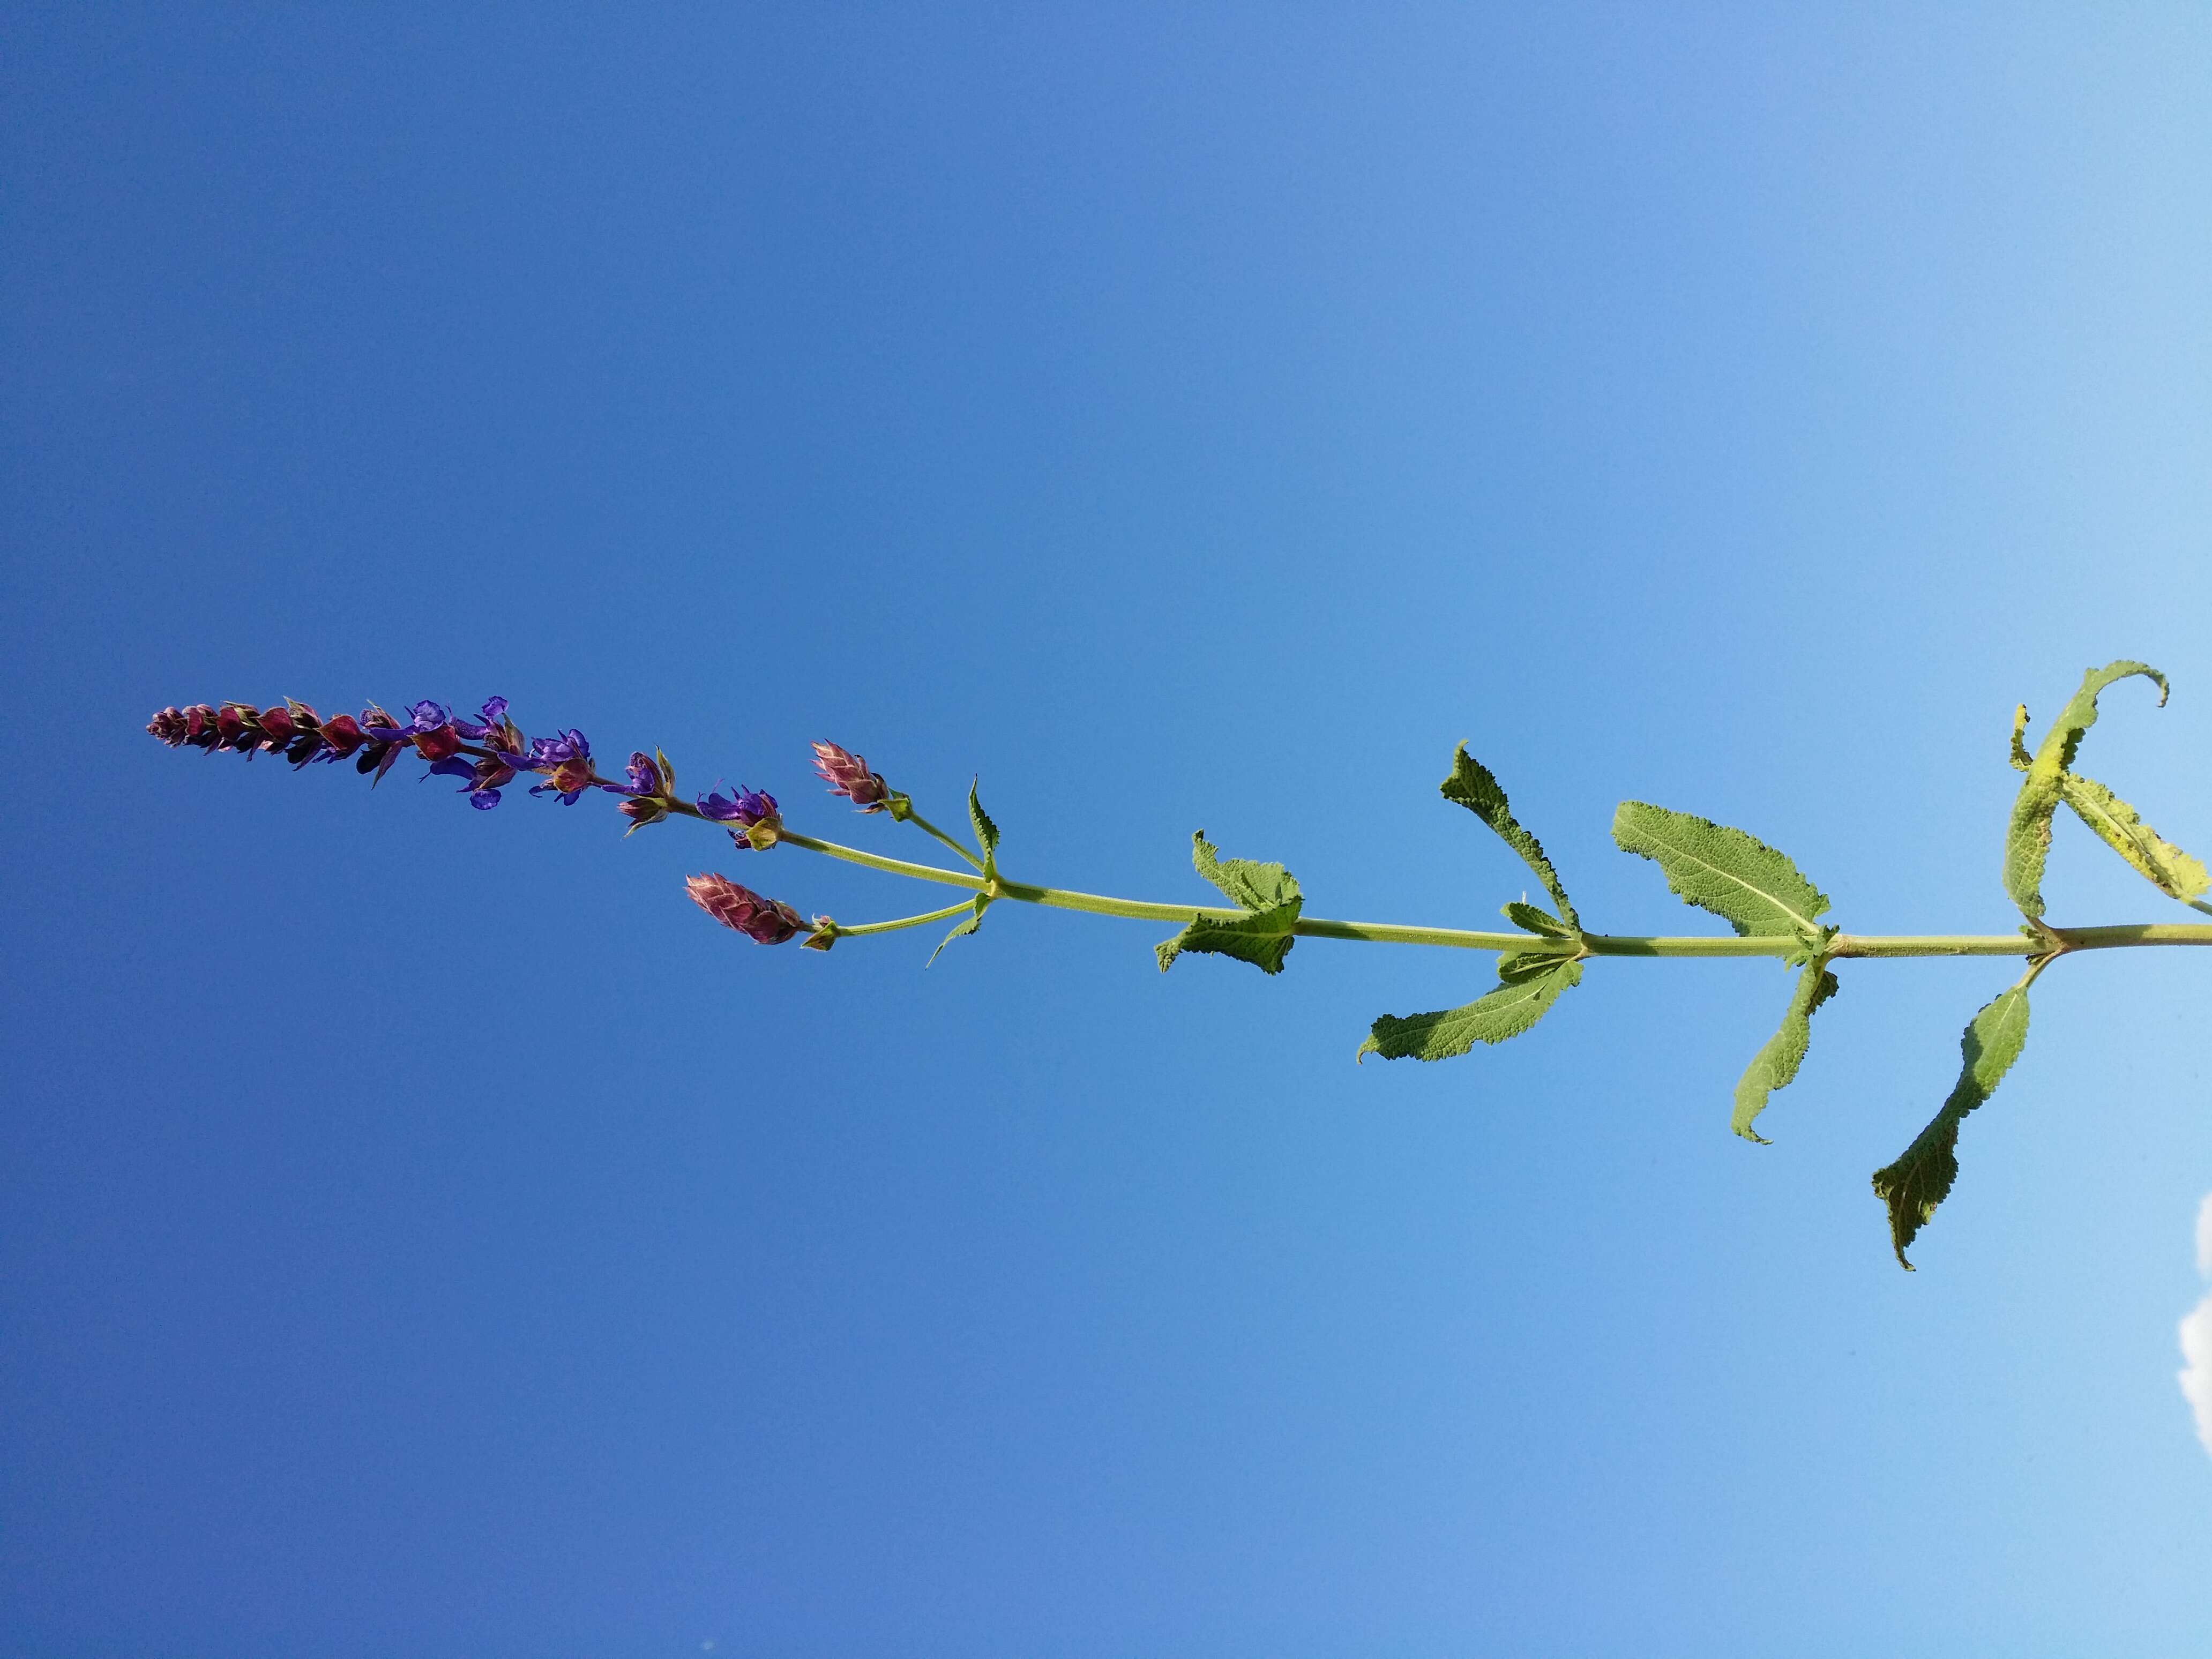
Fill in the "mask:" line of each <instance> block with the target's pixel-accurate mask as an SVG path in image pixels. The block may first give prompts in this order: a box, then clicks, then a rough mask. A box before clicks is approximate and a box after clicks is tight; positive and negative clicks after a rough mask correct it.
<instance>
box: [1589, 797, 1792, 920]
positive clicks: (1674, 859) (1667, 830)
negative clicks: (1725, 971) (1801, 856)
mask: <svg viewBox="0 0 2212 1659" xmlns="http://www.w3.org/2000/svg"><path fill="white" fill-rule="evenodd" d="M1613 840H1614V842H1616V843H1618V844H1619V846H1620V849H1621V851H1623V852H1625V853H1634V854H1637V855H1638V857H1641V858H1647V859H1650V860H1652V861H1653V862H1655V863H1656V864H1657V865H1658V866H1659V868H1660V869H1661V870H1662V871H1663V872H1665V874H1666V877H1667V885H1668V887H1669V888H1670V889H1672V890H1674V892H1675V893H1677V894H1679V895H1680V896H1681V897H1682V899H1683V900H1684V901H1685V902H1687V903H1691V904H1694V905H1696V906H1697V907H1698V908H1699V909H1701V910H1710V911H1711V912H1712V913H1713V914H1714V915H1717V916H1718V917H1720V918H1721V920H1722V921H1725V922H1727V923H1728V925H1729V927H1733V928H1735V931H1736V932H1737V933H1741V934H1745V935H1747V936H1748V935H1754V934H1755V935H1759V936H1762V937H1771V936H1773V935H1778V934H1783V933H1795V934H1796V935H1797V937H1799V938H1800V939H1819V938H1820V921H1819V917H1820V913H1821V912H1822V911H1824V910H1826V908H1828V896H1827V895H1826V893H1823V892H1822V891H1821V890H1820V889H1819V888H1817V887H1815V886H1814V885H1813V884H1812V883H1811V882H1809V881H1808V880H1806V879H1805V878H1804V877H1803V876H1802V874H1800V873H1799V872H1798V869H1797V866H1796V865H1795V864H1793V863H1791V862H1790V856H1789V854H1786V853H1780V852H1777V851H1776V850H1775V849H1774V848H1771V847H1769V846H1768V845H1767V844H1766V843H1765V842H1763V841H1759V840H1757V839H1755V838H1754V837H1753V836H1747V835H1746V834H1744V832H1743V831H1742V830H1741V829H1729V827H1728V826H1727V825H1726V824H1722V823H1714V822H1713V821H1712V820H1711V819H1710V818H1700V817H1692V815H1691V814H1689V813H1687V812H1674V811H1668V809H1667V808H1666V807H1663V806H1653V805H1650V804H1649V803H1648V802H1644V801H1640V800H1625V801H1623V802H1621V804H1620V810H1619V811H1616V812H1615V813H1614V814H1613Z"/></svg>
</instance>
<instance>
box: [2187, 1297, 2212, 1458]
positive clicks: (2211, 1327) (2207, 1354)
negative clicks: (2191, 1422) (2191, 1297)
mask: <svg viewBox="0 0 2212 1659" xmlns="http://www.w3.org/2000/svg"><path fill="white" fill-rule="evenodd" d="M2181 1357H2182V1358H2184V1359H2185V1360H2187V1361H2188V1362H2189V1363H2188V1364H2186V1365H2185V1366H2184V1367H2183V1368H2182V1370H2181V1392H2182V1393H2183V1395H2185V1396H2187V1398H2188V1401H2189V1407H2190V1409H2191V1411H2193V1412H2195V1413H2197V1438H2198V1439H2199V1440H2201V1441H2203V1443H2204V1449H2205V1450H2206V1451H2208V1452H2212V1296H2208V1297H2205V1298H2204V1299H2203V1301H2202V1302H2200V1303H2198V1304H2197V1311H2196V1312H2195V1313H2192V1314H2191V1315H2190V1316H2189V1317H2188V1318H2186V1319H2185V1320H2183V1321H2182V1322H2181Z"/></svg>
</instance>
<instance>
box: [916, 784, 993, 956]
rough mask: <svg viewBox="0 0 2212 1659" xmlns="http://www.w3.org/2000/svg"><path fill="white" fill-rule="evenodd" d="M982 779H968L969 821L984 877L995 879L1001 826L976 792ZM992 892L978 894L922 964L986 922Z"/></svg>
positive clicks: (985, 878) (987, 879)
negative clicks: (984, 915)
mask: <svg viewBox="0 0 2212 1659" xmlns="http://www.w3.org/2000/svg"><path fill="white" fill-rule="evenodd" d="M980 784H981V779H973V780H970V781H969V785H968V822H969V825H970V827H972V828H973V829H975V844H976V846H978V847H980V848H982V849H983V879H984V880H986V881H991V882H995V881H996V880H998V878H999V826H998V825H997V824H995V823H992V822H991V815H990V814H989V813H988V812H986V811H984V810H983V802H982V799H981V796H979V795H978V794H977V793H975V792H976V789H977V787H979V786H980ZM991 903H992V895H991V894H989V893H987V892H985V893H978V894H976V895H975V902H974V903H973V904H972V905H970V906H969V914H968V915H964V916H963V917H962V918H961V919H960V920H959V921H957V922H955V923H954V924H953V926H952V931H951V933H947V934H946V935H945V937H944V938H943V939H939V940H938V941H937V950H936V951H931V952H930V953H929V962H926V963H922V966H923V967H925V968H927V967H928V966H929V965H930V963H933V962H935V961H936V960H937V957H938V951H942V950H944V949H945V946H946V945H950V944H951V943H952V941H953V940H954V939H961V938H963V937H965V936H966V935H968V934H969V933H974V932H975V930H976V929H977V928H979V927H981V926H982V925H983V913H984V912H985V911H986V910H987V909H989V908H991Z"/></svg>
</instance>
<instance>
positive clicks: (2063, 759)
mask: <svg viewBox="0 0 2212 1659" xmlns="http://www.w3.org/2000/svg"><path fill="white" fill-rule="evenodd" d="M2136 675H2141V676H2142V678H2145V679H2147V680H2150V681H2153V682H2154V683H2155V684H2157V686H2158V701H2159V704H2160V707H2161V708H2163V707H2164V706H2165V703H2166V676H2165V675H2163V674H2161V673H2160V672H2159V671H2158V670H2156V669H2155V668H2153V667H2152V666H2151V665H2149V664H2148V663H2142V662H2131V661H2127V660H2122V661H2119V662H2112V663H2107V664H2106V665H2104V666H2103V667H2102V668H2093V669H2091V670H2090V671H2088V672H2087V673H2086V674H2084V675H2083V676H2082V677H2081V690H2079V691H2076V692H2075V694H2074V696H2073V698H2072V700H2071V701H2070V702H2068V703H2067V705H2066V707H2065V708H2062V709H2060V710H2059V711H2058V718H2057V720H2056V721H2054V722H2053V723H2052V725H2051V730H2050V731H2048V732H2045V733H2044V737H2043V742H2042V744H2041V745H2040V746H2039V747H2038V748H2037V750H2036V751H2035V758H2034V759H2033V761H2031V762H2029V763H2028V766H2027V777H2025V778H2024V779H2022V780H2021V786H2020V793H2019V794H2018V795H2016V796H2015V797H2014V798H2013V804H2012V816H2011V817H2010V818H2009V819H2008V821H2007V822H2006V824H2005V848H2004V884H2005V891H2006V892H2008V893H2009V894H2011V895H2012V902H2014V903H2015V904H2017V905H2018V906H2020V909H2021V915H2024V916H2027V917H2029V918H2031V919H2040V917H2041V916H2042V915H2043V908H2044V904H2043V868H2044V865H2045V862H2046V861H2047V860H2049V858H2050V856H2051V814H2052V813H2053V812H2055V811H2057V808H2058V802H2059V799H2060V797H2061V796H2062V795H2063V793H2064V790H2065V777H2066V774H2067V773H2068V771H2069V770H2070V769H2072V767H2073V765H2074V757H2075V754H2076V753H2078V752H2079V751H2080V750H2081V738H2082V737H2083V736H2084V735H2085V734H2086V733H2087V732H2088V730H2089V728H2090V727H2091V726H2094V725H2095V724H2096V723H2097V694H2098V693H2099V692H2100V691H2102V690H2104V689H2105V688H2106V686H2108V685H2110V684H2112V683H2113V682H2114V681H2116V680H2124V679H2130V678H2134V677H2135V676H2136ZM2026 723H2027V722H2026V711H2025V710H2024V709H2023V710H2022V711H2021V713H2020V714H2015V716H2014V719H2013V748H2014V750H2015V757H2017V753H2018V751H2019V750H2020V749H2021V746H2022V745H2021V741H2020V733H2021V731H2022V729H2024V727H2025V726H2026ZM2015 764H2017V758H2015ZM2090 828H2092V829H2095V828H2096V826H2095V825H2094V824H2091V825H2090ZM2100 833H2101V832H2100ZM2123 856H2124V855H2123ZM2130 862H2133V860H2130ZM2153 879H2154V880H2155V879H2156V878H2155V877H2154V878H2153Z"/></svg>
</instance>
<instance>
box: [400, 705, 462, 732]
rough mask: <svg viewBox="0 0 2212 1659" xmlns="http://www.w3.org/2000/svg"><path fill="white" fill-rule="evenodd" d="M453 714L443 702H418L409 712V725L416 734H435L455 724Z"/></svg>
mask: <svg viewBox="0 0 2212 1659" xmlns="http://www.w3.org/2000/svg"><path fill="white" fill-rule="evenodd" d="M452 723H453V713H452V711H451V710H450V709H448V708H447V707H446V705H445V704H443V703H442V702H418V703H416V705H415V706H414V707H413V708H410V709H409V710H408V711H407V724H408V726H410V728H411V729H413V730H415V731H416V732H435V731H436V730H437V729H438V728H439V727H440V726H449V725H451V724H452Z"/></svg>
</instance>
